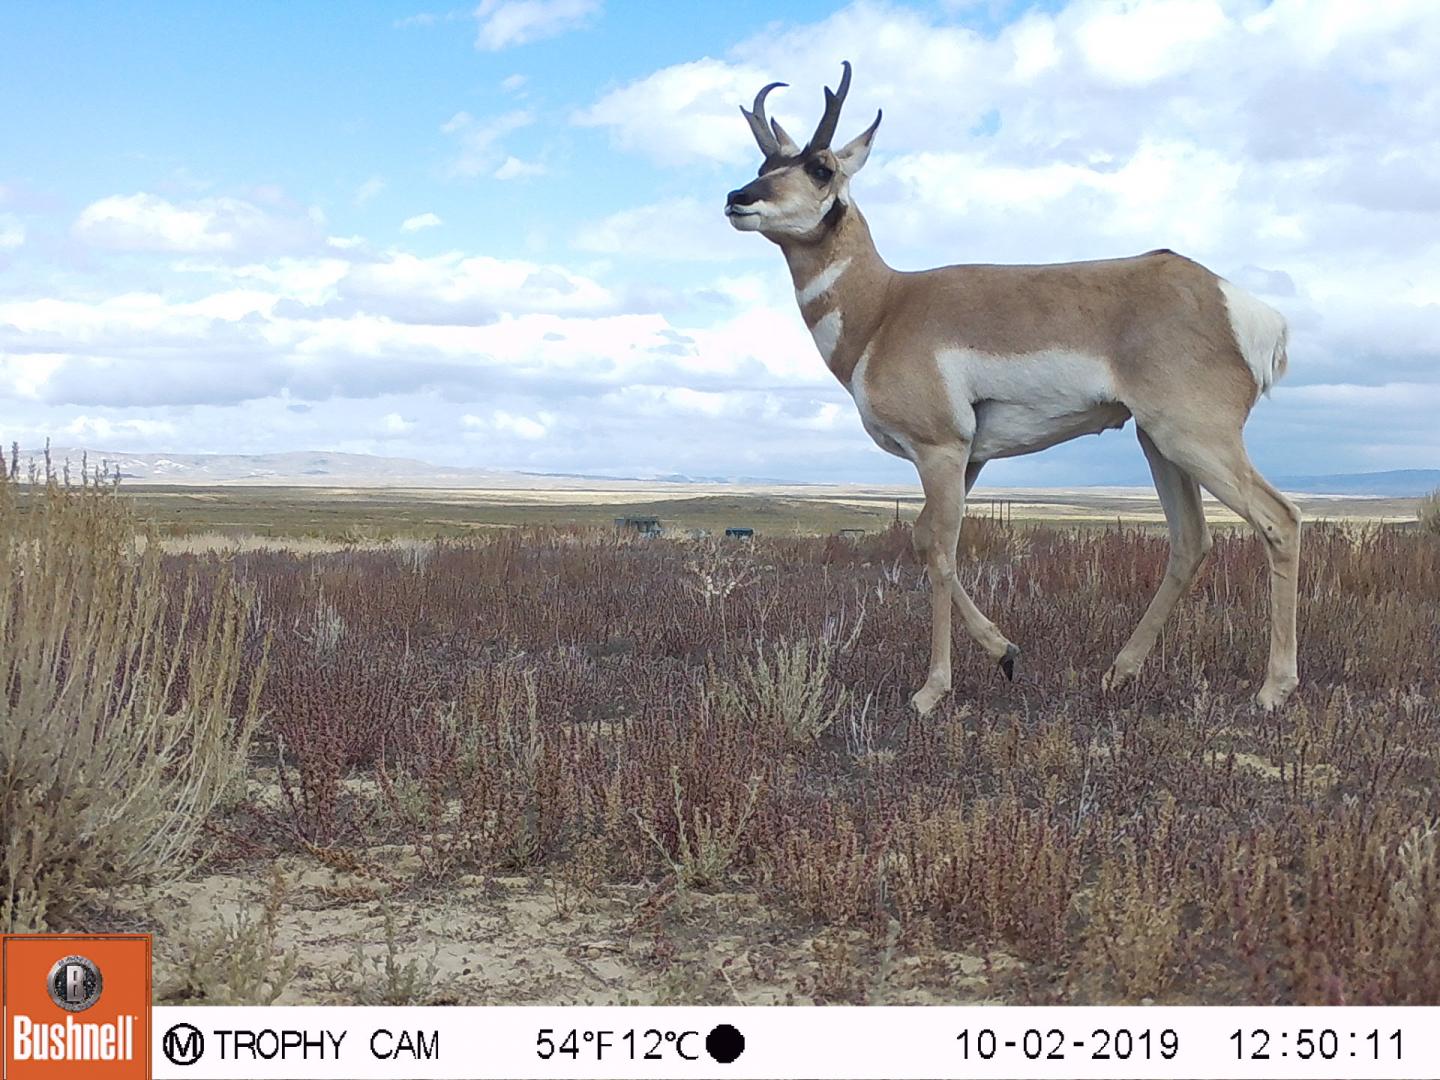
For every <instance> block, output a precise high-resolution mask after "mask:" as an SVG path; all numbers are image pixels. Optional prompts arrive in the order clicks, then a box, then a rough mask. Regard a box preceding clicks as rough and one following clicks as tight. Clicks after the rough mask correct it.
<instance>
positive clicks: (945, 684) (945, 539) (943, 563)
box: [910, 443, 970, 716]
mask: <svg viewBox="0 0 1440 1080" xmlns="http://www.w3.org/2000/svg"><path fill="white" fill-rule="evenodd" d="M969 458H970V448H969V446H968V445H966V444H964V443H961V444H958V445H954V446H943V447H924V448H922V450H921V452H920V453H919V455H918V459H917V460H916V462H915V466H916V468H917V469H918V470H919V471H920V486H921V487H922V488H924V489H925V508H924V509H923V510H921V511H920V516H919V517H918V518H916V520H915V531H914V532H913V533H912V534H911V539H912V541H913V543H914V545H915V554H916V555H918V556H919V557H920V558H921V560H922V561H923V562H924V563H925V570H926V572H927V573H928V574H929V575H930V672H929V675H928V676H927V677H926V679H925V685H924V686H922V687H921V688H920V689H919V690H917V691H916V692H915V696H914V697H912V698H911V699H910V703H911V704H912V705H914V706H915V709H916V711H917V712H919V713H920V715H921V716H924V715H925V714H926V713H928V712H929V711H930V710H931V709H933V708H934V707H935V703H936V702H938V701H939V700H940V699H941V698H942V697H944V696H945V695H946V694H947V693H949V692H950V608H951V604H952V603H955V602H958V597H956V595H955V590H956V589H958V588H959V585H960V583H959V580H958V579H957V578H956V576H955V550H956V548H957V547H958V546H959V543H960V519H961V518H962V517H963V516H964V514H965V466H966V465H967V464H968V462H969ZM963 592H964V590H961V595H963Z"/></svg>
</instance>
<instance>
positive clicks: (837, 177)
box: [725, 60, 880, 243]
mask: <svg viewBox="0 0 1440 1080" xmlns="http://www.w3.org/2000/svg"><path fill="white" fill-rule="evenodd" d="M844 68H845V71H844V74H843V75H842V76H841V78H840V89H839V91H831V89H830V88H829V87H828V86H827V87H826V88H825V115H824V116H822V117H821V118H820V124H819V126H817V127H816V128H815V134H814V135H811V136H810V141H809V142H807V143H806V144H805V145H804V146H803V147H801V146H797V145H796V144H795V140H794V139H792V138H791V137H790V136H789V135H788V134H786V132H785V129H784V128H782V127H781V126H780V125H779V124H778V123H776V122H775V121H774V120H768V119H766V116H765V96H766V95H767V94H769V93H770V91H771V90H774V89H775V88H776V87H777V86H784V85H785V84H784V83H771V84H770V85H769V86H767V87H765V88H764V89H762V90H761V91H760V93H758V94H756V95H755V107H754V109H753V110H751V109H747V108H745V107H744V106H743V105H742V106H741V107H740V111H741V113H743V114H744V116H745V119H746V120H747V121H748V122H749V124H750V130H751V131H752V132H753V133H754V135H755V141H756V142H757V143H759V144H760V152H761V153H763V154H764V155H765V161H764V162H763V163H762V164H761V166H760V175H759V177H758V178H756V179H755V180H752V181H750V183H748V184H746V185H745V186H744V187H742V188H740V189H738V190H736V191H732V192H730V194H729V196H728V197H727V198H726V200H725V216H726V217H728V218H729V219H730V224H731V225H733V226H735V228H737V229H739V230H740V231H741V232H758V233H760V234H762V235H763V236H765V237H767V238H768V239H770V240H774V241H775V242H776V243H780V242H781V241H784V240H802V241H803V240H806V239H812V238H816V237H818V235H819V234H820V233H821V232H823V231H824V229H825V227H826V225H827V223H828V222H829V221H830V220H831V219H832V215H833V214H835V213H837V212H838V210H839V208H843V207H844V206H846V205H848V204H849V202H850V177H852V176H854V175H855V174H856V173H857V172H859V171H860V167H861V166H862V165H864V164H865V159H866V158H867V157H869V156H870V144H871V142H873V141H874V139H875V129H876V128H878V127H879V126H880V113H878V112H877V113H876V114H875V122H874V123H873V124H871V125H870V126H869V127H868V128H866V129H865V130H864V131H863V132H861V133H860V134H859V135H858V136H856V137H855V138H854V139H853V140H851V141H850V142H848V143H846V144H845V145H844V146H843V147H842V148H840V149H839V150H832V149H831V148H830V140H831V139H833V138H834V137H835V125H836V124H838V123H839V121H840V107H841V106H842V105H844V104H845V95H846V94H847V93H848V92H849V90H850V62H849V61H848V60H847V61H845V62H844Z"/></svg>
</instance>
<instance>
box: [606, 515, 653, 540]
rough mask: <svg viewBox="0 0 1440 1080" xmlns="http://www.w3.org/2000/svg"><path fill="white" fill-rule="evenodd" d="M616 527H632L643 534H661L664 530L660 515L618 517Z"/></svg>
mask: <svg viewBox="0 0 1440 1080" xmlns="http://www.w3.org/2000/svg"><path fill="white" fill-rule="evenodd" d="M615 528H617V529H630V530H633V531H634V532H637V533H639V534H640V535H641V536H659V535H660V533H661V532H662V531H663V529H662V528H661V525H660V519H659V518H658V517H617V518H616V519H615Z"/></svg>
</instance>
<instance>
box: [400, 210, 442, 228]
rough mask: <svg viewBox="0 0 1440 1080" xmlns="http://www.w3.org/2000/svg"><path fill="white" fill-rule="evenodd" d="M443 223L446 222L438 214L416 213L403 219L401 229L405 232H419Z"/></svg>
mask: <svg viewBox="0 0 1440 1080" xmlns="http://www.w3.org/2000/svg"><path fill="white" fill-rule="evenodd" d="M442 224H444V222H442V221H441V220H440V218H439V216H438V215H436V214H428V213H427V214H416V215H415V216H414V217H408V218H406V219H405V220H404V221H402V222H401V223H400V229H401V231H403V232H419V231H420V230H421V229H433V228H435V227H436V226H437V225H442Z"/></svg>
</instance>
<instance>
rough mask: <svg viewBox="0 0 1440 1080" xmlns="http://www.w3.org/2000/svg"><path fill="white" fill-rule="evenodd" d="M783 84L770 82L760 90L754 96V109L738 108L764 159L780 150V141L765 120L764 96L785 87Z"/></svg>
mask: <svg viewBox="0 0 1440 1080" xmlns="http://www.w3.org/2000/svg"><path fill="white" fill-rule="evenodd" d="M785 85H787V84H786V83H783V82H772V83H771V84H770V85H769V86H763V87H761V88H760V92H759V93H758V94H756V95H755V108H754V110H753V111H752V110H750V109H747V108H745V106H744V105H741V106H740V113H741V115H743V116H744V117H745V121H746V123H748V124H749V125H750V131H751V132H752V133H753V134H754V136H755V141H756V142H757V143H759V144H760V150H761V152H762V153H763V154H764V155H765V156H766V157H772V156H773V155H775V154H776V153H778V152H779V150H780V139H779V138H778V137H777V133H778V127H777V131H771V130H770V121H769V120H767V119H766V118H765V96H766V95H767V94H769V93H770V91H771V90H774V89H776V88H777V87H781V86H785Z"/></svg>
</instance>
